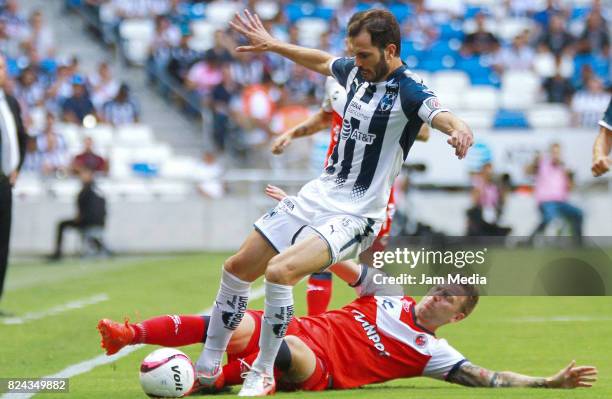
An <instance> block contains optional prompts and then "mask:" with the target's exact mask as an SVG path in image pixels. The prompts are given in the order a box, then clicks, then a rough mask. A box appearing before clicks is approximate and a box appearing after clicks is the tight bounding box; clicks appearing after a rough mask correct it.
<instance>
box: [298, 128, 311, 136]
mask: <svg viewBox="0 0 612 399" xmlns="http://www.w3.org/2000/svg"><path fill="white" fill-rule="evenodd" d="M308 133H310V132H309V130H308V127H307V126H300V127H298V128H297V129H295V136H296V137H302V136H306V135H308Z"/></svg>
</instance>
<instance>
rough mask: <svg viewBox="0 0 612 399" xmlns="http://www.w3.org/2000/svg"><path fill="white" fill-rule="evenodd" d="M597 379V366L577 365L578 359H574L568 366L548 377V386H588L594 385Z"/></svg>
mask: <svg viewBox="0 0 612 399" xmlns="http://www.w3.org/2000/svg"><path fill="white" fill-rule="evenodd" d="M595 381H597V368H596V367H593V366H579V367H576V361H575V360H572V361H571V362H570V364H568V365H567V367H565V368H564V369H562V370H561V371H559V372H558V373H557V374H556V375H554V376H552V377H550V378H548V386H549V387H550V388H580V387H585V388H588V387H592V386H593V383H594V382H595Z"/></svg>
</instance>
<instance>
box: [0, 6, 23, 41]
mask: <svg viewBox="0 0 612 399" xmlns="http://www.w3.org/2000/svg"><path fill="white" fill-rule="evenodd" d="M0 19H1V20H2V21H3V22H4V23H5V24H6V31H7V33H8V34H9V36H10V37H12V38H14V39H17V40H18V41H21V40H22V39H23V38H24V37H25V35H26V34H27V30H28V23H27V21H26V18H25V17H24V15H23V13H22V12H21V11H20V10H19V2H18V1H17V0H6V3H5V5H4V10H3V11H2V13H1V14H0Z"/></svg>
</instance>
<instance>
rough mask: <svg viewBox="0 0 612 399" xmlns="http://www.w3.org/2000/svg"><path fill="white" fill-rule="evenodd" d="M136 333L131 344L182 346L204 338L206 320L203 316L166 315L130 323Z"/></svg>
mask: <svg viewBox="0 0 612 399" xmlns="http://www.w3.org/2000/svg"><path fill="white" fill-rule="evenodd" d="M130 327H132V328H133V329H134V331H135V332H136V335H135V336H134V340H133V341H132V344H152V345H161V346H173V347H174V346H184V345H191V344H196V343H200V342H204V340H205V339H206V336H205V332H206V320H205V319H204V317H203V316H198V315H189V316H179V315H166V316H159V317H154V318H152V319H149V320H145V321H143V322H141V323H138V324H130Z"/></svg>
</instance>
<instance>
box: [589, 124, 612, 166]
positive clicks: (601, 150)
mask: <svg viewBox="0 0 612 399" xmlns="http://www.w3.org/2000/svg"><path fill="white" fill-rule="evenodd" d="M611 149H612V130H610V129H608V128H606V127H605V126H601V127H600V128H599V135H598V136H597V138H596V139H595V144H594V145H593V166H592V167H591V171H592V172H593V176H601V175H603V174H604V173H606V172H607V171H609V170H610V163H612V161H611V160H610V158H609V157H608V155H609V154H610V150H611Z"/></svg>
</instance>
